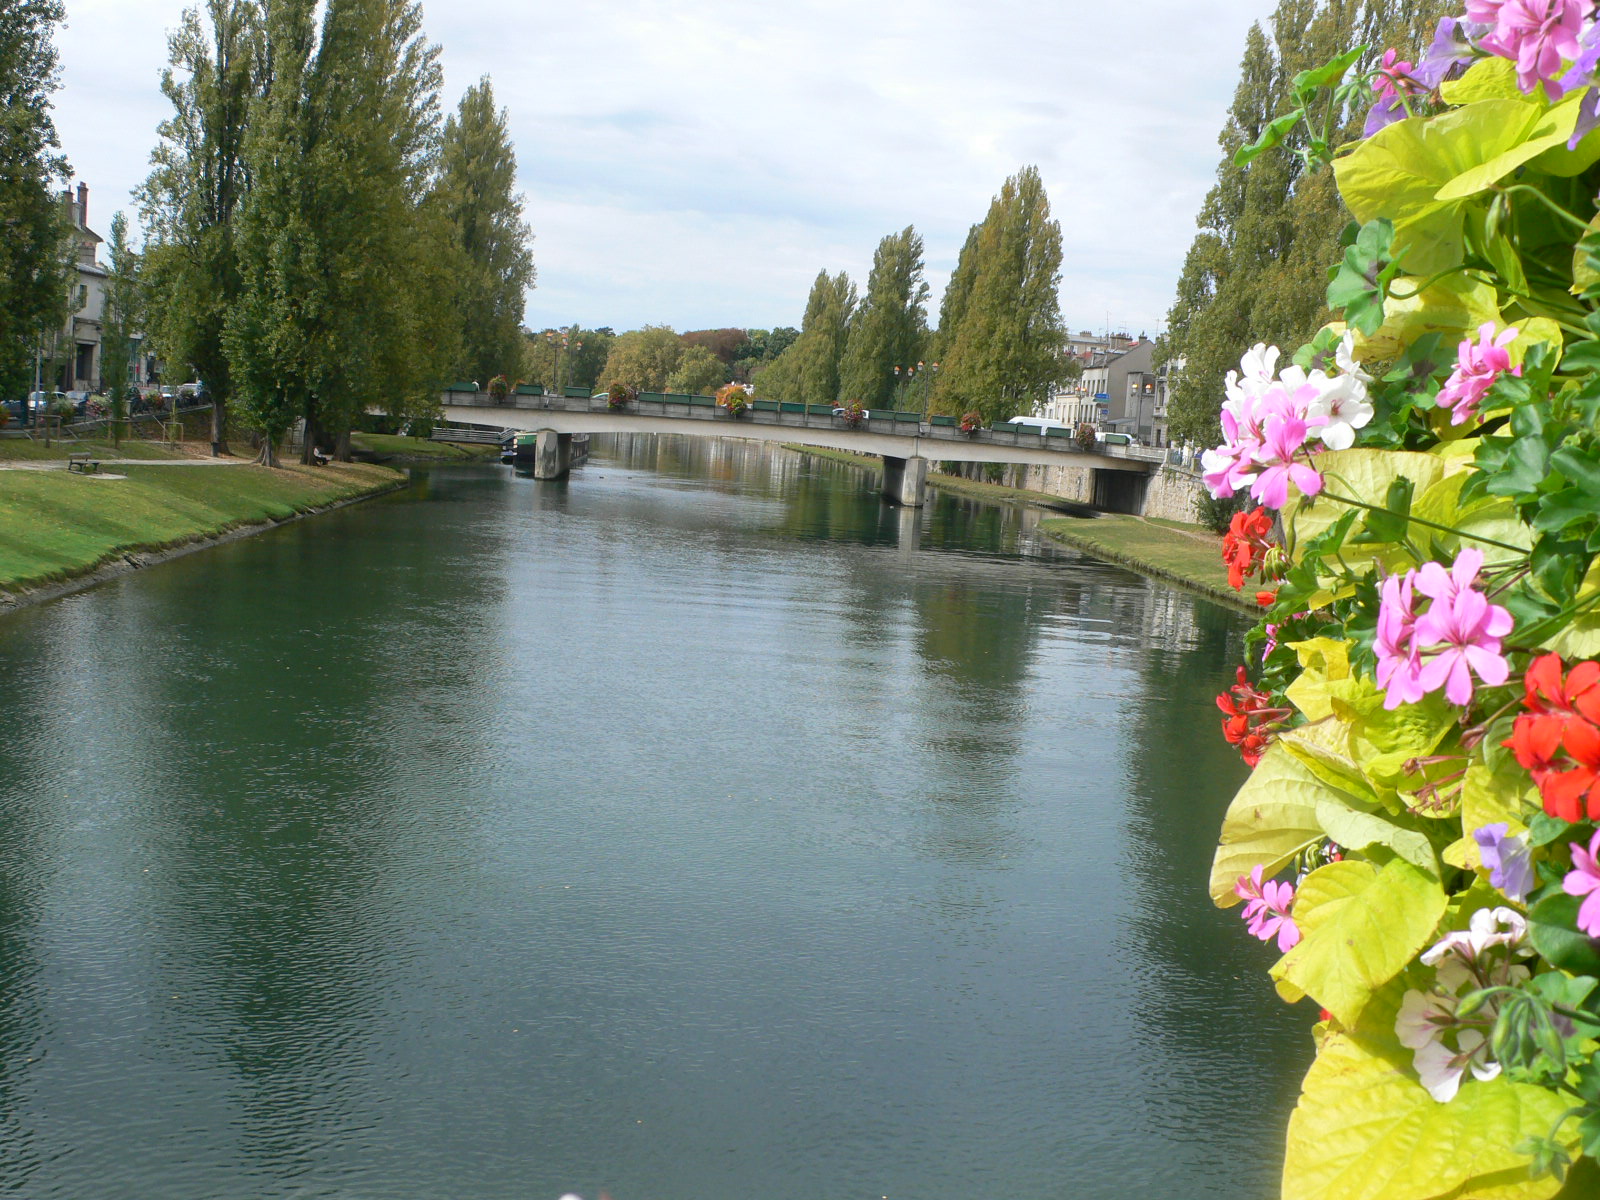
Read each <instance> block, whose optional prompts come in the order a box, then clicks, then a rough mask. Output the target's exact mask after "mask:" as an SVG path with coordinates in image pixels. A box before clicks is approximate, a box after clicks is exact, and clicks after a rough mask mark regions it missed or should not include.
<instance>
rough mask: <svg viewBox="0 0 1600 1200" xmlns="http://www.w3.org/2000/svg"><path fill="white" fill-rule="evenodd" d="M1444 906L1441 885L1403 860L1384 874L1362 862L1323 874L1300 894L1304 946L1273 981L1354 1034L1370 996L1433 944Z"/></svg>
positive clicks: (1297, 906)
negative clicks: (1294, 989) (1298, 992)
mask: <svg viewBox="0 0 1600 1200" xmlns="http://www.w3.org/2000/svg"><path fill="white" fill-rule="evenodd" d="M1447 899H1448V898H1447V897H1446V896H1445V892H1444V888H1443V887H1441V886H1440V884H1439V881H1438V880H1436V879H1432V878H1430V877H1429V876H1428V874H1427V873H1426V872H1425V871H1423V870H1422V869H1421V868H1419V867H1416V866H1414V865H1413V864H1411V863H1409V862H1407V861H1406V860H1405V859H1402V858H1396V859H1393V860H1391V861H1390V862H1388V863H1387V864H1385V866H1384V867H1383V869H1382V870H1379V869H1378V868H1376V867H1374V866H1373V865H1372V864H1371V863H1370V862H1362V861H1360V860H1357V859H1346V860H1345V861H1343V862H1336V863H1329V864H1328V865H1327V866H1324V867H1318V868H1317V869H1316V870H1315V871H1313V872H1311V874H1309V875H1307V876H1306V877H1305V879H1304V881H1303V882H1302V883H1301V884H1300V888H1299V890H1298V891H1297V892H1296V893H1295V898H1294V909H1293V913H1294V920H1295V924H1296V925H1298V926H1299V927H1300V934H1301V940H1300V944H1299V945H1298V946H1296V947H1294V949H1292V950H1290V951H1289V953H1287V954H1285V955H1284V956H1283V957H1282V958H1280V959H1279V960H1278V961H1277V963H1276V964H1274V966H1273V968H1272V977H1273V978H1274V979H1278V978H1284V979H1287V980H1289V981H1290V982H1291V983H1293V984H1294V985H1295V987H1297V988H1299V989H1300V990H1301V991H1302V992H1304V993H1306V995H1308V996H1313V997H1315V998H1316V1000H1317V1002H1318V1003H1319V1004H1321V1005H1322V1007H1323V1008H1325V1009H1327V1010H1328V1011H1329V1012H1331V1013H1332V1014H1333V1015H1334V1016H1335V1017H1336V1018H1338V1020H1339V1023H1340V1024H1341V1025H1345V1026H1347V1027H1348V1026H1353V1025H1354V1024H1355V1023H1356V1021H1357V1020H1358V1019H1359V1018H1360V1016H1361V1010H1362V1009H1364V1008H1365V1007H1366V1006H1367V1002H1368V1001H1369V1000H1370V999H1371V998H1372V994H1373V993H1374V992H1375V991H1377V990H1378V989H1379V988H1381V987H1382V986H1383V985H1384V984H1386V983H1388V982H1389V980H1391V979H1393V978H1394V977H1395V976H1396V975H1398V974H1399V973H1400V972H1401V971H1403V970H1405V968H1406V967H1407V965H1409V964H1410V962H1411V960H1412V959H1413V958H1415V957H1416V956H1417V954H1418V953H1419V952H1420V951H1421V950H1422V948H1423V947H1424V946H1426V945H1427V944H1428V943H1429V942H1430V941H1432V940H1433V934H1434V930H1435V929H1436V928H1437V927H1438V924H1439V918H1440V917H1442V916H1443V915H1444V909H1445V904H1446V902H1447Z"/></svg>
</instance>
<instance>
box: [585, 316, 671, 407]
mask: <svg viewBox="0 0 1600 1200" xmlns="http://www.w3.org/2000/svg"><path fill="white" fill-rule="evenodd" d="M682 357H683V342H682V341H680V340H679V338H678V335H677V333H676V332H674V330H673V329H672V327H671V326H669V325H646V326H645V327H644V328H643V329H630V330H629V331H628V332H627V333H624V334H621V335H619V336H618V337H617V340H616V341H614V342H612V343H611V352H610V353H609V354H608V355H607V356H606V365H605V369H604V370H603V371H601V372H600V380H599V386H600V387H604V388H609V387H611V386H612V385H613V384H618V383H620V384H623V385H624V386H626V387H631V388H638V389H639V390H640V391H641V392H660V391H665V390H666V386H667V376H669V375H671V374H672V372H673V371H675V370H677V367H678V360H679V359H681V358H682Z"/></svg>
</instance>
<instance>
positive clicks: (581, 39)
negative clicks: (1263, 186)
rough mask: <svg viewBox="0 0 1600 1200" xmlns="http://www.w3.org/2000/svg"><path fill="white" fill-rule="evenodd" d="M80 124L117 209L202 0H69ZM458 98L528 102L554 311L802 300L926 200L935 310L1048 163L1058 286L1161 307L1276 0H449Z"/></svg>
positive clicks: (93, 166)
mask: <svg viewBox="0 0 1600 1200" xmlns="http://www.w3.org/2000/svg"><path fill="white" fill-rule="evenodd" d="M66 3H67V27H66V29H65V30H64V31H63V32H62V35H61V38H60V49H61V65H62V84H63V86H62V89H61V90H60V91H59V92H58V93H57V94H56V123H57V127H58V129H59V132H60V135H61V141H62V146H63V149H64V150H65V152H66V154H67V156H68V157H69V159H70V160H71V162H72V167H73V171H74V179H75V181H76V180H82V181H84V182H86V183H87V184H88V185H89V188H90V224H91V226H92V227H94V228H95V229H96V231H97V232H99V233H101V234H102V235H103V234H104V233H105V232H106V230H107V227H108V226H109V224H110V216H111V213H112V211H114V210H115V209H117V208H126V209H128V210H129V215H130V217H132V216H134V213H133V212H132V200H131V198H130V192H131V190H132V189H133V187H134V186H135V185H136V184H137V183H138V182H139V181H140V180H141V179H142V178H143V177H144V175H145V174H146V172H147V164H148V160H149V155H150V149H151V147H152V146H153V145H154V143H155V128H156V124H157V122H159V121H160V120H161V119H162V118H163V117H164V116H165V115H166V114H167V112H168V111H169V108H168V105H167V103H166V101H165V99H164V98H163V97H162V95H161V92H160V89H159V86H158V84H159V79H160V72H161V69H162V67H163V65H164V64H165V62H166V36H167V32H168V30H170V29H171V28H172V27H173V26H175V25H176V24H177V22H178V18H179V15H180V13H181V11H182V8H183V7H184V6H183V4H181V3H179V2H178V0H137V2H134V0H66ZM425 4H426V7H425V23H426V30H427V34H428V36H429V37H430V39H431V40H433V41H435V42H437V43H438V44H439V45H440V47H441V48H442V51H443V64H444V69H445V94H444V97H443V102H444V105H445V107H446V108H447V109H448V108H453V107H454V106H455V104H456V102H457V100H458V99H459V98H460V95H461V93H462V91H463V90H465V89H466V88H467V87H468V86H469V85H471V84H472V83H474V82H475V81H476V80H477V79H478V78H479V77H480V76H482V75H485V74H487V75H490V76H491V77H492V79H493V82H494V90H495V97H496V100H497V102H498V103H499V104H500V105H501V106H502V107H504V108H506V109H508V110H509V114H510V127H511V134H512V137H513V139H514V142H515V146H516V154H517V165H518V178H519V183H520V187H521V189H522V191H523V193H524V194H525V201H526V215H527V219H528V222H529V224H530V225H531V226H532V228H533V231H534V235H535V240H534V245H533V250H534V259H535V261H536V263H537V266H538V283H537V286H536V287H535V288H534V289H533V290H532V291H531V292H530V293H529V294H528V308H527V314H526V317H525V322H524V323H525V324H527V325H529V326H532V327H533V328H536V329H538V328H544V327H547V326H552V325H566V324H570V323H572V322H574V321H576V322H579V323H580V324H583V325H585V326H596V325H611V326H613V327H615V328H616V329H617V330H619V331H620V330H623V329H631V328H636V327H638V326H640V325H642V324H645V323H647V322H651V323H660V324H668V325H672V326H674V327H675V328H677V329H679V330H685V329H698V328H707V327H721V326H739V327H747V328H751V327H770V326H773V325H796V326H797V325H799V324H800V317H801V314H802V312H803V310H804V307H805V299H806V293H807V291H808V289H809V288H810V285H811V281H812V280H813V279H814V278H815V276H816V273H817V271H818V270H820V269H822V268H827V269H828V270H830V271H837V270H841V269H842V270H846V271H848V272H849V273H850V276H851V278H852V279H855V280H857V281H858V283H859V284H861V285H864V284H865V281H866V276H867V272H868V270H869V268H870V267H871V264H872V252H873V250H874V248H875V247H876V246H877V244H878V240H879V239H880V238H881V237H882V236H883V235H884V234H886V233H890V232H893V231H896V230H899V229H902V228H904V227H905V226H906V225H907V224H912V225H915V226H916V227H917V229H918V231H919V232H920V233H921V234H922V236H923V239H924V242H925V244H926V248H927V267H928V278H929V282H930V283H931V284H932V287H933V294H934V305H935V314H936V313H937V302H938V297H939V295H940V293H941V292H942V291H943V288H944V284H945V281H946V280H947V279H948V277H949V272H950V270H951V268H953V267H954V265H955V259H956V255H957V253H958V252H959V251H960V249H961V244H962V242H963V240H964V239H965V237H966V233H967V229H968V227H969V226H971V225H972V224H973V223H974V222H976V221H980V220H982V219H983V216H984V213H985V212H986V211H987V209H988V205H989V201H990V199H991V197H992V196H993V195H994V194H995V192H997V191H998V190H999V187H1000V184H1001V182H1002V181H1003V180H1004V179H1005V177H1006V176H1007V175H1010V174H1012V173H1014V172H1015V171H1016V170H1017V169H1018V168H1019V167H1021V166H1023V165H1025V164H1028V163H1033V164H1036V165H1037V166H1038V167H1039V170H1040V172H1041V173H1042V175H1043V177H1044V181H1045V184H1046V186H1047V188H1048V189H1049V193H1050V202H1051V206H1052V211H1053V213H1054V215H1055V216H1056V218H1057V219H1058V220H1059V221H1060V222H1061V229H1062V235H1063V238H1064V241H1065V256H1064V264H1063V273H1062V282H1061V311H1062V314H1063V316H1064V317H1065V318H1066V321H1067V323H1068V325H1069V326H1070V327H1071V328H1073V329H1075V330H1076V329H1094V330H1097V331H1098V330H1099V329H1101V328H1102V327H1103V326H1105V325H1106V324H1107V323H1108V322H1109V324H1110V326H1111V327H1112V328H1113V329H1125V330H1127V331H1128V332H1130V333H1139V332H1141V331H1144V332H1148V333H1151V334H1153V333H1155V332H1156V331H1157V330H1158V329H1159V328H1160V327H1161V326H1162V324H1163V322H1164V320H1165V315H1166V311H1167V308H1168V307H1169V305H1170V304H1171V302H1172V293H1173V288H1174V285H1175V283H1176V280H1177V275H1178V270H1179V268H1180V266H1181V265H1182V262H1183V255H1184V252H1185V251H1186V250H1187V248H1188V245H1189V242H1190V240H1191V238H1192V236H1193V232H1194V216H1195V212H1196V210H1197V209H1198V207H1199V204H1200V201H1201V199H1202V198H1203V197H1204V195H1205V193H1206V190H1207V189H1208V188H1209V187H1210V184H1211V181H1212V178H1213V174H1214V172H1215V170H1216V164H1217V154H1218V150H1217V145H1216V137H1217V132H1218V130H1219V129H1220V128H1221V124H1222V119H1223V115H1224V113H1225V111H1226V109H1227V105H1228V102H1229V99H1230V98H1231V96H1232V93H1233V88H1234V84H1235V81H1236V78H1237V72H1238V64H1239V58H1240V56H1241V54H1242V52H1243V48H1244V36H1245V31H1246V29H1247V28H1248V27H1249V25H1250V23H1251V22H1252V21H1254V20H1258V19H1264V18H1265V16H1266V15H1267V13H1268V12H1269V11H1270V7H1271V6H1270V4H1269V3H1268V2H1267V0H1220V3H1215V4H1210V5H1207V6H1205V7H1204V8H1203V9H1200V8H1196V6H1194V5H1193V4H1190V3H1179V2H1178V0H1148V2H1146V3H1142V4H1137V5H1134V4H1125V3H1104V2H1103V0H1065V2H1063V0H983V2H981V3H980V2H977V0H920V2H918V3H914V4H913V3H899V2H896V3H882V2H879V3H873V2H871V0H868V2H866V3H862V2H861V0H792V2H790V3H786V4H755V3H749V2H746V3H733V2H731V0H696V2H695V3H693V4H691V3H688V2H687V0H672V2H660V0H611V2H609V3H606V4H596V5H589V4H577V5H574V4H561V5H555V4H550V5H538V4H527V3H524V2H522V0H455V2H454V3H446V2H444V0H425Z"/></svg>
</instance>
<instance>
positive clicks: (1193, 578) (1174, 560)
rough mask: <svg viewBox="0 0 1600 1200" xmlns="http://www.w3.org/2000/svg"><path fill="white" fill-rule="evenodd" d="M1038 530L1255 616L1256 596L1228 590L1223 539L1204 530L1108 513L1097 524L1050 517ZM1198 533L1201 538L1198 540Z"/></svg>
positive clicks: (1251, 593)
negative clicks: (1252, 613) (1243, 609)
mask: <svg viewBox="0 0 1600 1200" xmlns="http://www.w3.org/2000/svg"><path fill="white" fill-rule="evenodd" d="M1039 528H1040V530H1041V531H1042V532H1043V533H1045V534H1047V535H1048V536H1050V537H1053V538H1055V539H1057V540H1058V541H1062V542H1066V543H1068V544H1069V545H1073V546H1077V547H1080V548H1081V549H1084V550H1088V551H1089V552H1090V553H1092V554H1098V555H1100V556H1101V557H1104V558H1109V559H1112V560H1114V561H1116V562H1121V563H1126V564H1127V565H1129V566H1132V567H1137V568H1138V569H1139V570H1141V571H1146V572H1148V573H1149V574H1152V575H1156V576H1158V577H1160V578H1163V579H1170V580H1172V581H1173V582H1176V583H1182V584H1185V585H1187V586H1189V587H1192V588H1194V589H1196V590H1198V591H1202V592H1205V593H1206V594H1207V595H1210V596H1213V597H1215V598H1216V599H1218V600H1221V601H1223V602H1224V603H1228V604H1232V605H1234V606H1236V607H1240V608H1245V609H1250V610H1251V611H1254V606H1253V604H1252V603H1251V600H1252V599H1253V598H1254V592H1247V593H1245V594H1244V595H1243V596H1241V594H1240V593H1239V592H1236V591H1234V590H1233V589H1232V588H1231V587H1229V586H1228V572H1227V569H1226V568H1225V567H1224V566H1223V565H1222V539H1221V538H1219V537H1217V536H1216V535H1215V534H1212V533H1206V532H1205V531H1204V530H1202V529H1201V528H1200V527H1199V526H1178V525H1177V524H1176V523H1175V522H1161V523H1160V524H1157V523H1154V522H1151V521H1144V520H1141V519H1139V518H1138V517H1130V516H1125V515H1123V514H1121V513H1105V514H1102V515H1101V516H1099V517H1096V518H1094V519H1092V520H1078V519H1076V518H1073V517H1049V518H1046V519H1045V520H1043V521H1040V522H1039ZM1196 533H1199V534H1201V535H1202V536H1200V537H1196V536H1194V534H1196Z"/></svg>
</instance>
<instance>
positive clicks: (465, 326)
mask: <svg viewBox="0 0 1600 1200" xmlns="http://www.w3.org/2000/svg"><path fill="white" fill-rule="evenodd" d="M516 177H517V156H516V151H515V150H514V149H513V147H512V145H511V135H510V132H509V131H508V129H507V125H506V114H505V111H504V110H503V109H501V110H496V108H495V105H494V92H493V89H492V87H491V85H490V83H489V79H488V77H487V76H485V77H484V78H483V79H481V80H479V81H478V83H476V84H475V85H473V86H472V87H470V88H468V89H467V90H466V92H465V93H464V94H463V95H462V97H461V103H460V106H459V107H458V108H457V110H456V112H455V113H454V114H453V115H452V116H451V117H449V118H448V119H447V120H446V121H445V124H444V139H443V143H442V147H441V154H440V167H439V178H438V181H437V183H436V185H435V187H436V190H437V194H438V200H439V204H440V207H441V208H442V210H443V212H444V215H445V218H446V219H447V220H448V221H449V224H450V227H451V230H452V233H453V239H454V242H455V248H456V250H457V251H458V252H459V259H458V264H457V265H456V267H455V275H456V290H455V310H456V325H457V327H458V328H459V329H460V331H461V334H460V341H461V348H460V351H459V354H458V356H457V358H456V360H455V362H454V363H453V364H451V365H452V373H453V374H455V375H456V376H458V377H459V378H462V379H485V378H488V377H489V376H490V375H492V374H494V373H496V372H500V371H513V372H514V371H515V369H516V368H517V366H518V365H519V364H520V359H521V350H522V312H523V307H524V294H525V293H526V292H527V290H528V288H530V287H531V286H533V279H534V268H533V254H532V251H531V250H530V249H529V239H530V238H531V237H532V234H531V232H530V231H529V229H528V225H527V222H525V221H524V220H523V219H522V199H521V197H520V196H518V195H517V194H516V190H515V189H516Z"/></svg>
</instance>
